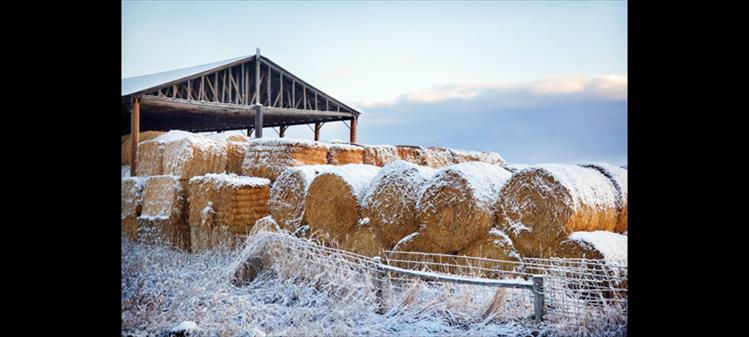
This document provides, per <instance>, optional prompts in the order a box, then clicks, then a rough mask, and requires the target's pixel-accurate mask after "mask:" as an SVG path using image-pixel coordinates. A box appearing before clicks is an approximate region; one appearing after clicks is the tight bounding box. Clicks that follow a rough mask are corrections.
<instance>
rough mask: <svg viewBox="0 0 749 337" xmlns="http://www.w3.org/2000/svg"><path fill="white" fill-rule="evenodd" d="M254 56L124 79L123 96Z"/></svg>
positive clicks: (122, 81) (122, 83) (122, 82)
mask: <svg viewBox="0 0 749 337" xmlns="http://www.w3.org/2000/svg"><path fill="white" fill-rule="evenodd" d="M251 57H254V55H253V56H241V57H235V58H231V59H228V60H223V61H218V62H214V63H208V64H203V65H199V66H193V67H188V68H181V69H175V70H170V71H164V72H160V73H154V74H148V75H142V76H135V77H128V78H123V79H122V80H121V81H120V84H121V85H122V89H121V94H122V96H125V95H129V94H132V93H135V92H138V91H142V90H146V89H149V88H153V87H156V86H159V85H161V84H165V83H169V82H172V81H176V80H179V79H182V78H185V77H189V76H192V75H195V74H199V73H202V72H206V71H209V70H212V69H216V68H219V67H222V66H225V65H227V64H230V63H234V62H237V61H240V60H242V59H248V60H249V59H250V58H251Z"/></svg>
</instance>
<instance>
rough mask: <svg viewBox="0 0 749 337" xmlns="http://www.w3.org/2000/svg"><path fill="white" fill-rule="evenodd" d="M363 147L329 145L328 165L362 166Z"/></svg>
mask: <svg viewBox="0 0 749 337" xmlns="http://www.w3.org/2000/svg"><path fill="white" fill-rule="evenodd" d="M363 163H364V147H362V146H359V145H352V144H330V146H329V147H328V164H331V165H344V164H363Z"/></svg>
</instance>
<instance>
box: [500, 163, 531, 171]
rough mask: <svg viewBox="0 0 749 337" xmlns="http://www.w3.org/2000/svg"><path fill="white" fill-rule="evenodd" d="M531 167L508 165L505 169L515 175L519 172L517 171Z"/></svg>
mask: <svg viewBox="0 0 749 337" xmlns="http://www.w3.org/2000/svg"><path fill="white" fill-rule="evenodd" d="M529 166H530V165H528V164H510V165H507V166H505V169H507V171H510V172H512V173H515V172H517V171H520V170H523V169H526V168H528V167H529Z"/></svg>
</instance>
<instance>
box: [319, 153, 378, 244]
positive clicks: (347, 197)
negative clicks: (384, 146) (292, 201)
mask: <svg viewBox="0 0 749 337" xmlns="http://www.w3.org/2000/svg"><path fill="white" fill-rule="evenodd" d="M379 170H380V168H379V167H377V166H372V165H362V164H347V165H341V166H334V167H331V168H330V169H328V170H326V171H325V172H323V173H321V174H319V175H317V176H316V177H315V178H314V179H313V181H312V183H311V184H310V185H309V189H308V191H307V198H306V199H305V204H306V211H305V218H306V219H307V221H308V222H309V226H310V230H311V231H312V234H313V235H315V236H317V237H319V238H320V239H322V240H323V241H328V242H329V240H333V241H337V242H341V240H342V239H343V238H345V235H346V234H348V233H349V232H351V231H352V230H353V229H354V227H355V226H356V224H357V223H358V222H359V219H360V214H361V200H362V197H363V195H364V193H365V192H366V189H367V187H368V186H369V183H370V181H372V179H373V178H374V177H375V175H377V172H378V171H379Z"/></svg>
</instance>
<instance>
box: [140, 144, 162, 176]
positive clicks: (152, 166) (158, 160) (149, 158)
mask: <svg viewBox="0 0 749 337" xmlns="http://www.w3.org/2000/svg"><path fill="white" fill-rule="evenodd" d="M135 161H136V163H137V171H138V172H136V173H137V175H138V176H140V177H146V176H158V175H162V174H164V166H163V162H164V143H162V142H160V141H158V140H156V139H152V140H147V141H144V142H140V143H139V144H138V156H137V157H136V158H135Z"/></svg>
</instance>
